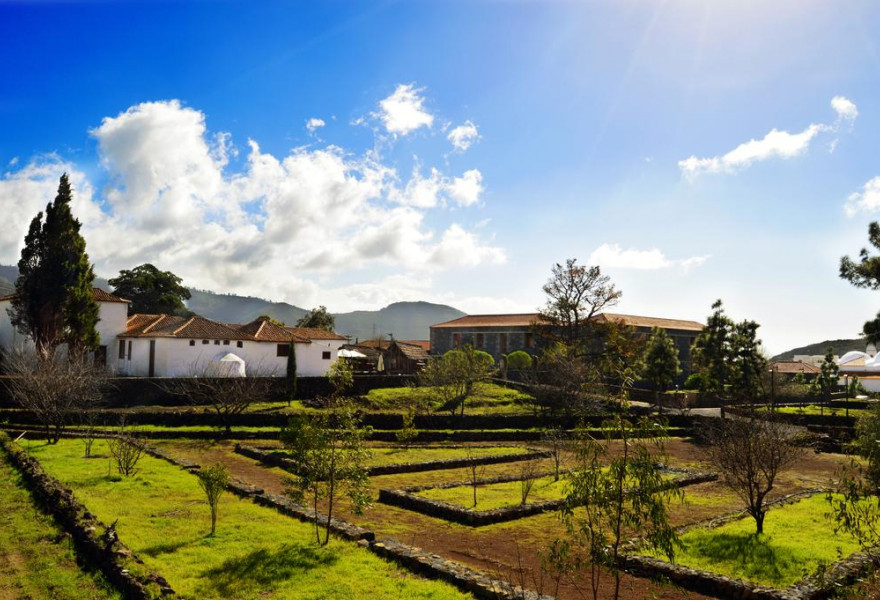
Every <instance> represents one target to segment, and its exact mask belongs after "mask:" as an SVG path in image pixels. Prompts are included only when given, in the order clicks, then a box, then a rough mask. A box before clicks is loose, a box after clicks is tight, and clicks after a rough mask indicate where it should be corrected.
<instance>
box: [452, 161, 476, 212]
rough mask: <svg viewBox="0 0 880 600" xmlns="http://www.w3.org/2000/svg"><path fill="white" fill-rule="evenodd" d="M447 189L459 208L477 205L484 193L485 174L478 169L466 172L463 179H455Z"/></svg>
mask: <svg viewBox="0 0 880 600" xmlns="http://www.w3.org/2000/svg"><path fill="white" fill-rule="evenodd" d="M447 189H448V191H449V195H450V197H451V198H452V199H453V200H455V201H456V202H457V203H458V205H459V206H471V205H472V204H476V203H477V202H479V201H480V195H481V194H482V193H483V174H482V173H480V172H479V171H478V170H477V169H471V170H470V171H465V172H464V175H462V176H461V177H455V178H454V179H453V180H452V183H450V184H449V185H448V188H447Z"/></svg>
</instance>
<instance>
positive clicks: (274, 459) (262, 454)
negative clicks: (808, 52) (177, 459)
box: [235, 444, 551, 477]
mask: <svg viewBox="0 0 880 600" xmlns="http://www.w3.org/2000/svg"><path fill="white" fill-rule="evenodd" d="M528 450H529V451H528V452H520V453H517V454H498V455H495V456H481V457H478V458H474V459H468V458H449V459H445V460H431V461H425V462H419V463H396V464H391V465H376V466H374V467H369V468H368V469H367V474H368V475H369V476H370V477H375V476H377V475H394V474H398V473H418V472H420V471H442V470H444V469H461V468H463V467H467V466H470V465H473V464H476V465H497V464H503V463H511V462H521V461H526V460H535V459H538V458H549V457H550V456H551V453H550V452H548V451H546V450H537V449H534V448H529V449H528ZM235 452H236V453H238V454H241V455H242V456H246V457H248V458H252V459H254V460H258V461H260V462H262V463H264V464H267V465H272V466H275V467H280V468H282V469H284V470H285V471H289V472H291V473H294V474H295V473H297V464H296V461H294V460H292V459H290V458H287V457H285V456H284V454H283V453H281V452H275V451H271V450H264V449H262V448H257V447H254V446H247V445H242V444H236V445H235Z"/></svg>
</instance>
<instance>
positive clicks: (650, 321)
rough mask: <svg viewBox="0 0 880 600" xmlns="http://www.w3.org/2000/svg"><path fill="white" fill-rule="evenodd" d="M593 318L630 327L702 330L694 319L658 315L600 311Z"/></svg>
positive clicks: (701, 326)
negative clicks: (666, 317)
mask: <svg viewBox="0 0 880 600" xmlns="http://www.w3.org/2000/svg"><path fill="white" fill-rule="evenodd" d="M595 318H597V319H604V320H613V321H616V322H618V323H624V324H626V325H629V326H631V327H660V328H661V329H680V330H684V331H703V324H702V323H698V322H696V321H683V320H681V319H662V318H660V317H641V316H637V315H621V314H617V313H602V314H601V315H597V316H596V317H595Z"/></svg>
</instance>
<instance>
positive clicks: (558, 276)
mask: <svg viewBox="0 0 880 600" xmlns="http://www.w3.org/2000/svg"><path fill="white" fill-rule="evenodd" d="M543 290H544V293H545V294H546V295H547V303H546V304H545V306H544V308H543V309H542V310H541V312H540V321H539V326H543V327H544V328H545V329H548V330H549V333H550V334H551V335H553V337H559V338H561V339H562V340H563V341H564V342H565V343H567V344H577V343H579V342H580V341H581V340H582V339H583V337H584V334H585V329H586V328H588V327H589V325H590V320H591V319H592V318H593V317H594V316H596V315H597V314H599V313H601V312H602V311H603V310H605V309H606V308H611V307H612V306H614V305H615V304H617V301H618V300H619V299H620V296H621V292H620V291H619V290H617V289H616V288H615V287H614V284H612V283H611V279H610V278H609V277H608V276H607V275H602V272H601V270H600V269H599V267H597V266H593V267H588V266H585V265H579V264H577V259H574V258H569V259H568V260H566V261H565V264H564V265H563V264H560V263H556V264H555V265H554V266H553V271H552V276H551V277H550V279H549V280H547V283H545V284H544V287H543Z"/></svg>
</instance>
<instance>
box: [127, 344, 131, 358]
mask: <svg viewBox="0 0 880 600" xmlns="http://www.w3.org/2000/svg"><path fill="white" fill-rule="evenodd" d="M128 360H131V340H128Z"/></svg>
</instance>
